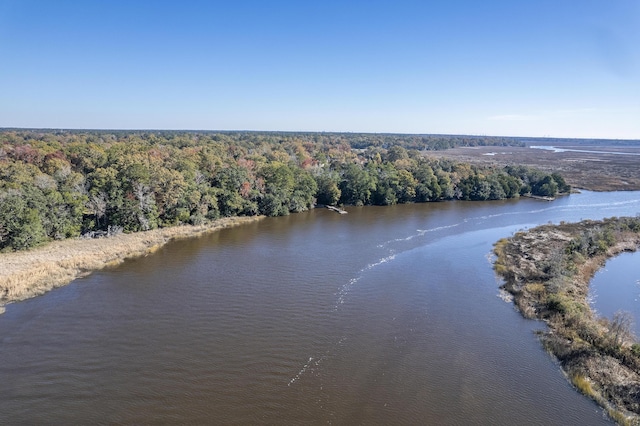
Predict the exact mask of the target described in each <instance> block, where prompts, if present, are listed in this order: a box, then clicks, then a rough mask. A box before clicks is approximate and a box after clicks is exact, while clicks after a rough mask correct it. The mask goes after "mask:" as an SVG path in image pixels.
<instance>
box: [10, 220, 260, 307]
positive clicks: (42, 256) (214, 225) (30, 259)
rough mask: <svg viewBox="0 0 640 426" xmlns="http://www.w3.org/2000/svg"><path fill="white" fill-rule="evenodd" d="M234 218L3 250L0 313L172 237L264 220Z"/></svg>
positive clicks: (185, 236) (152, 249)
mask: <svg viewBox="0 0 640 426" xmlns="http://www.w3.org/2000/svg"><path fill="white" fill-rule="evenodd" d="M261 218H262V216H254V217H231V218H223V219H218V220H216V221H213V222H211V223H208V224H204V225H198V226H190V225H184V226H175V227H170V228H162V229H154V230H151V231H145V232H135V233H131V234H120V235H116V236H113V237H108V238H93V239H80V238H75V239H67V240H61V241H54V242H52V243H49V244H47V245H45V246H41V247H37V248H34V249H32V250H28V251H20V252H13V253H2V254H0V265H2V267H0V313H2V312H4V305H6V304H8V303H12V302H17V301H20V300H25V299H29V298H31V297H35V296H39V295H41V294H44V293H46V292H47V291H50V290H52V289H54V288H56V287H60V286H63V285H66V284H68V283H70V282H71V281H73V280H75V279H76V278H79V277H81V276H84V275H87V274H89V273H91V272H92V271H96V270H98V269H102V268H104V267H106V266H114V265H117V264H119V263H121V262H123V261H124V260H125V259H129V258H134V257H139V256H144V255H147V254H149V253H153V252H154V251H156V250H157V249H158V248H160V247H161V246H163V245H164V244H166V243H168V242H169V241H172V240H175V239H181V238H192V237H197V236H200V235H203V234H206V233H210V232H215V231H218V230H220V229H223V228H228V227H231V226H237V225H241V224H245V223H249V222H254V221H256V220H259V219H261Z"/></svg>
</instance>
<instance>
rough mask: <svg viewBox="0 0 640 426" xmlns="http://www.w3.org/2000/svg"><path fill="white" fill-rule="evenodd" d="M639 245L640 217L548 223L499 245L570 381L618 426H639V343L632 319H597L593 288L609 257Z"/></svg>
mask: <svg viewBox="0 0 640 426" xmlns="http://www.w3.org/2000/svg"><path fill="white" fill-rule="evenodd" d="M639 247H640V217H636V218H610V219H605V220H602V221H591V220H587V221H582V222H579V223H572V224H568V223H561V224H560V225H543V226H539V227H537V228H534V229H531V230H529V231H527V232H518V233H516V234H515V235H514V236H513V237H511V238H508V239H502V240H500V241H498V242H497V243H496V244H495V246H494V252H495V254H496V256H497V259H496V261H495V264H494V268H495V271H496V272H497V273H498V274H499V275H500V276H501V277H502V278H503V279H504V281H505V282H504V284H503V288H504V290H506V291H508V292H509V293H510V294H511V295H513V299H514V302H515V304H516V306H517V307H518V309H519V310H520V312H521V313H522V315H523V316H525V317H527V318H532V319H533V318H535V319H540V320H544V321H545V322H546V323H547V324H548V330H547V331H546V332H541V340H542V343H543V344H544V347H545V348H546V349H547V350H548V351H549V352H550V353H551V354H553V355H554V356H555V357H557V359H558V360H559V362H560V364H561V366H562V368H563V369H564V371H565V372H566V374H567V376H568V377H569V379H570V380H571V381H572V383H573V384H574V385H575V386H576V388H578V389H579V390H580V391H581V392H582V393H584V394H586V395H588V396H589V397H591V398H593V399H594V400H595V401H596V402H598V403H599V404H600V405H601V406H602V407H604V408H605V410H606V411H607V412H608V413H609V415H610V416H611V417H612V418H613V419H614V420H616V421H617V422H618V423H620V424H630V425H631V424H640V343H638V342H637V341H636V340H635V337H634V336H633V334H632V332H631V330H630V327H631V324H632V321H631V317H630V315H629V314H626V313H622V312H619V313H616V314H615V315H614V317H613V318H612V319H605V318H598V317H596V316H595V315H594V313H593V312H592V311H591V309H590V306H589V303H588V301H587V295H588V289H589V283H590V281H591V279H592V278H593V275H594V274H595V272H596V271H597V270H598V269H599V268H601V267H602V266H603V265H604V263H605V262H606V260H607V259H609V258H611V257H613V256H616V255H617V254H619V253H621V252H624V251H636V250H637V249H638V248H639Z"/></svg>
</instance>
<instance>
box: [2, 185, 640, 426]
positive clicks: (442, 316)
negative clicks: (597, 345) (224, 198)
mask: <svg viewBox="0 0 640 426" xmlns="http://www.w3.org/2000/svg"><path fill="white" fill-rule="evenodd" d="M348 210H349V214H348V215H338V214H335V213H332V212H330V211H327V210H324V209H318V210H316V211H312V212H307V213H302V214H296V215H291V216H288V217H282V218H271V219H265V220H263V221H260V222H255V223H251V224H247V225H244V226H241V227H237V228H232V229H226V230H222V231H220V232H218V233H215V234H212V235H210V236H206V237H203V238H199V239H194V240H184V241H177V242H174V243H171V244H169V245H167V246H165V247H164V248H162V249H161V250H159V251H158V252H157V253H156V254H154V255H151V256H148V257H145V258H141V259H137V260H132V261H127V262H125V263H124V264H122V265H120V266H119V267H116V268H112V269H108V270H103V271H99V272H96V273H94V274H92V275H90V276H88V277H85V278H82V279H79V280H76V281H75V282H74V283H72V284H70V285H69V286H66V287H64V288H61V289H58V290H55V291H52V292H50V293H48V294H47V295H45V296H43V297H39V298H36V299H32V300H29V301H26V302H23V303H17V304H13V305H9V306H8V307H7V311H6V313H5V314H4V315H2V316H0V359H2V363H1V364H0V377H2V380H1V381H0V423H4V424H34V423H39V424H89V423H103V424H104V423H109V424H111V423H124V424H145V423H180V424H203V423H206V424H212V423H215V424H243V425H244V424H439V425H447V424H451V425H454V424H455V425H461V424H465V425H466V424H492V425H513V424H526V425H531V424H540V425H543V424H544V425H550V424H559V425H560V424H561V425H568V424H580V425H593V424H608V423H609V421H608V420H607V419H606V418H605V417H604V415H603V413H602V411H601V410H600V409H599V408H598V407H597V406H596V405H595V404H594V403H593V402H592V401H590V400H588V399H587V398H585V397H583V396H581V395H579V394H578V393H577V392H575V390H574V389H573V388H572V387H571V386H570V385H569V384H568V382H567V381H566V379H565V378H564V377H563V376H562V374H561V372H560V369H559V367H558V365H557V364H556V363H555V362H554V361H553V359H551V358H550V357H549V356H548V355H547V354H546V353H545V352H544V351H543V350H542V349H541V347H540V344H539V342H538V340H537V338H536V336H535V335H534V333H533V332H534V330H536V329H538V328H542V327H543V325H542V324H540V323H538V322H535V321H529V320H524V319H523V318H522V317H521V316H520V314H519V313H517V312H516V311H515V310H514V308H513V306H512V304H511V303H506V302H505V301H503V300H502V299H501V298H500V297H499V292H498V287H499V285H500V282H499V281H498V280H497V279H496V277H495V275H494V273H493V271H492V267H491V248H492V245H493V243H494V242H495V241H497V240H498V239H499V238H502V237H505V236H509V235H511V234H512V233H514V232H516V231H518V230H521V229H526V228H529V227H532V226H535V225H537V224H542V223H547V222H559V221H561V220H564V221H578V220H581V219H586V218H592V219H599V218H603V217H609V216H624V215H635V214H636V213H637V212H639V211H640V193H638V192H626V193H597V194H596V193H589V192H585V193H583V194H580V195H571V196H570V197H565V198H560V199H558V200H556V201H554V202H546V201H538V200H530V199H523V200H519V201H499V202H485V203H478V202H446V203H432V204H416V205H402V206H393V207H366V208H365V207H363V208H349V209H348Z"/></svg>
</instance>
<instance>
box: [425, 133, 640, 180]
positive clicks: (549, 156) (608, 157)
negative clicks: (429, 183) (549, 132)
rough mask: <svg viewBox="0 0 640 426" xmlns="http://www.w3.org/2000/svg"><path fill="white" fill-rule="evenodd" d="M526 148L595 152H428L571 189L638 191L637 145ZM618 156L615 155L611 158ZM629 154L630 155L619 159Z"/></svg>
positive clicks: (476, 149) (488, 148)
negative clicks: (526, 169)
mask: <svg viewBox="0 0 640 426" xmlns="http://www.w3.org/2000/svg"><path fill="white" fill-rule="evenodd" d="M528 145H530V146H531V145H551V146H557V147H559V148H564V149H575V150H582V151H597V153H596V152H575V151H564V152H553V151H548V150H542V149H533V148H530V147H516V146H509V147H495V146H477V147H457V148H452V149H447V150H444V151H432V152H429V155H431V156H434V157H444V158H451V159H455V160H457V161H462V162H467V163H472V164H478V165H484V166H487V165H498V166H507V165H527V166H531V167H535V168H537V169H540V170H544V171H547V172H556V173H560V174H561V175H562V176H563V177H564V179H565V180H566V181H567V183H568V184H569V185H571V186H572V187H574V188H581V189H587V190H591V191H637V190H640V142H636V143H631V142H630V143H629V144H626V145H624V146H620V145H614V144H607V143H606V142H599V143H592V144H570V143H569V142H565V143H562V142H558V141H548V142H547V141H539V142H536V143H528ZM613 152H618V153H619V154H613ZM620 153H630V154H634V155H623V154H620Z"/></svg>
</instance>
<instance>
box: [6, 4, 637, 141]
mask: <svg viewBox="0 0 640 426" xmlns="http://www.w3.org/2000/svg"><path fill="white" fill-rule="evenodd" d="M0 127H47V128H101V129H209V130H290V131H349V132H393V133H396V132H397V133H455V134H481V135H514V136H553V137H596V138H627V139H640V1H638V0H535V1H533V0H531V1H529V0H511V1H502V0H484V1H480V0H466V1H463V0H441V1H428V0H422V1H403V0H394V1H376V0H369V1H347V0H341V1H334V0H317V1H311V0H299V1H278V0H269V1H267V0H261V1H246V0H233V1H232V0H226V1H215V0H212V1H190V0H184V1H159V0H154V1H136V0H126V1H120V0H85V1H81V0H77V1H68V0H41V1H35V0H0Z"/></svg>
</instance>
